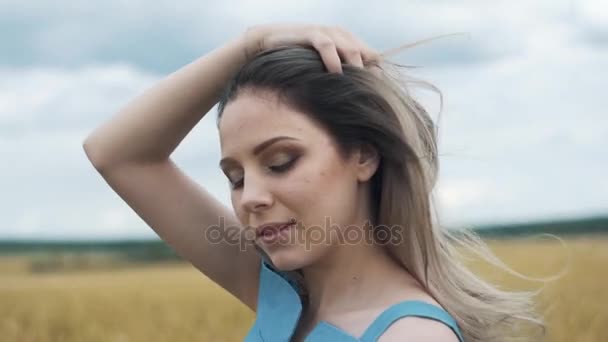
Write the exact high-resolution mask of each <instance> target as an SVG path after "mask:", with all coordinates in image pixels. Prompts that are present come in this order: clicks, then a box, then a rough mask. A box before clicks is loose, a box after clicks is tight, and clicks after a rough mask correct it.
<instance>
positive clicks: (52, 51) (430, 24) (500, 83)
mask: <svg viewBox="0 0 608 342" xmlns="http://www.w3.org/2000/svg"><path fill="white" fill-rule="evenodd" d="M180 4H181V6H179V7H175V6H174V4H173V3H170V2H169V1H161V2H156V3H155V4H154V6H150V5H149V4H148V3H143V2H124V1H109V2H104V3H100V4H95V5H94V6H93V5H87V4H86V3H80V4H72V3H71V2H70V3H69V4H68V2H64V3H61V2H60V3H56V2H55V3H50V2H39V3H37V4H36V5H35V6H33V5H30V4H28V3H23V2H16V1H4V2H2V3H0V9H2V11H0V12H3V13H6V14H7V15H9V16H10V17H11V18H20V20H19V22H20V23H22V24H23V23H25V22H26V21H27V20H28V18H32V17H36V18H38V19H37V21H36V22H31V24H30V26H29V28H28V31H27V32H25V31H23V32H19V31H16V32H17V33H16V37H19V39H16V40H14V41H16V42H20V43H19V44H25V45H19V46H26V45H27V46H28V49H29V50H27V51H29V53H30V54H33V55H25V56H23V58H22V57H21V56H20V57H19V60H21V59H23V60H24V61H27V60H34V61H37V62H35V63H34V64H30V65H26V64H23V65H22V66H21V67H14V66H11V65H15V64H14V63H13V62H14V61H10V60H9V59H8V58H9V57H8V56H9V55H10V54H8V53H7V54H6V55H5V56H7V57H5V59H2V58H4V57H0V155H1V156H2V158H3V162H4V163H3V168H2V171H1V177H0V189H2V193H3V194H4V196H1V197H0V208H1V209H0V211H1V212H2V222H1V223H0V238H2V237H33V238H36V237H44V238H58V237H78V238H80V237H82V238H85V237H102V238H107V237H126V236H154V233H153V232H152V231H151V230H150V228H148V227H147V226H146V225H145V223H144V222H143V221H142V220H141V219H140V218H139V217H138V216H137V215H136V214H135V213H134V212H133V211H132V210H131V209H130V208H129V207H128V206H127V205H126V204H125V203H124V202H123V201H122V200H121V199H120V198H119V197H118V196H117V195H116V194H114V193H113V191H112V190H111V189H110V188H109V187H108V186H107V184H105V182H104V181H103V179H102V178H101V177H100V176H99V175H98V174H97V173H96V171H95V170H94V169H93V168H92V166H91V165H90V164H89V162H88V160H86V157H85V155H84V152H83V151H82V147H81V144H82V141H83V140H84V138H85V137H86V135H88V134H89V133H90V132H91V131H92V130H93V129H94V128H95V127H96V126H97V125H99V124H100V123H101V122H102V121H103V120H106V119H107V118H108V117H109V115H112V114H113V113H115V112H116V111H117V110H118V109H119V108H120V107H121V106H123V105H124V104H126V103H127V102H128V101H129V100H130V99H131V98H132V97H134V96H136V95H137V94H138V93H140V92H142V91H143V90H144V89H146V88H147V87H149V86H151V85H152V84H153V83H154V82H156V81H157V80H159V79H160V78H161V77H163V75H162V74H163V73H162V72H151V71H149V70H153V68H152V69H151V68H150V67H149V65H148V64H146V63H147V62H146V61H148V60H146V59H145V58H148V56H153V57H154V56H155V58H157V59H158V60H163V61H164V60H167V59H170V58H172V57H171V56H173V55H179V54H182V55H185V56H192V57H193V58H194V57H196V56H193V55H192V51H194V50H196V51H199V52H201V53H202V52H204V51H203V50H204V48H205V47H208V46H210V45H215V44H219V43H220V41H221V40H223V39H224V38H227V37H228V36H229V35H232V34H233V33H235V32H237V31H239V30H241V29H243V28H245V27H246V26H247V25H251V24H256V23H262V22H271V21H294V20H296V19H297V21H300V22H319V23H326V24H330V23H335V24H337V25H343V26H346V27H348V28H351V29H352V31H354V32H355V33H357V34H359V35H360V36H362V37H363V38H369V39H370V41H369V43H370V45H371V46H373V47H377V48H391V47H395V46H396V45H397V44H402V43H406V42H409V41H412V40H415V39H420V38H425V37H428V36H432V35H436V34H443V33H450V32H468V33H469V34H470V38H469V39H461V38H446V39H444V40H440V41H437V42H435V43H430V44H429V45H423V46H421V47H418V48H416V49H414V50H411V51H408V52H404V53H403V54H402V55H400V56H398V58H397V60H398V61H400V62H405V64H423V65H425V66H426V67H425V68H424V69H422V70H419V71H417V72H416V75H417V76H420V77H423V78H425V79H428V80H430V81H431V82H433V83H434V84H436V85H437V86H439V88H440V89H441V90H442V92H443V93H444V96H445V105H446V106H445V108H444V114H443V117H442V122H441V137H440V153H441V178H440V183H439V185H438V194H439V200H440V205H441V211H442V215H443V217H445V218H446V219H447V221H448V222H451V223H453V224H461V223H468V222H486V221H512V220H518V219H534V218H543V217H548V216H560V215H564V216H566V215H584V214H587V213H599V212H606V211H607V210H608V183H607V182H606V176H605V174H606V170H608V155H607V154H606V153H605V151H604V149H605V147H606V146H608V120H606V110H605V108H606V107H607V105H608V103H607V102H606V98H605V96H604V95H603V93H602V92H603V89H605V88H606V87H607V85H608V84H607V81H606V79H605V77H602V76H603V74H602V72H603V71H604V70H608V49H605V47H602V46H599V45H597V46H596V45H594V43H593V42H592V43H590V42H589V41H586V40H581V39H580V37H581V35H585V34H588V33H587V32H588V30H592V31H593V32H594V34H600V36H601V34H605V32H606V26H605V23H606V22H607V21H606V20H604V19H605V13H606V11H605V9H606V7H605V4H604V2H602V1H582V2H570V1H554V0H546V1H534V2H517V3H514V2H512V1H496V2H492V3H489V2H484V1H468V2H461V3H459V4H455V3H454V2H446V1H435V2H429V1H410V2H407V3H404V2H402V1H386V2H384V3H383V6H370V5H369V3H368V2H365V3H363V2H353V1H349V2H346V1H345V2H322V3H321V2H318V1H308V2H306V1H303V2H302V1H300V2H297V3H293V2H290V3H280V4H279V3H277V4H272V5H267V4H266V3H256V6H254V7H251V6H252V5H247V4H248V3H247V4H245V5H244V3H242V2H234V1H233V2H223V3H221V4H219V5H218V6H217V7H214V10H213V11H209V4H208V3H204V2H182V3H180ZM243 6H249V7H243ZM271 7H272V8H271ZM346 10H348V11H346ZM0 16H1V15H0ZM161 23H162V24H163V26H162V27H161V26H160V25H159V24H161ZM220 29H221V30H223V31H221V30H220ZM0 32H3V33H0V38H2V39H3V41H9V39H8V38H11V37H8V36H6V35H7V34H6V33H4V32H8V31H7V30H2V31H0ZM212 32H213V33H212ZM598 32H599V33H598ZM5 36H6V37H5ZM11 41H12V40H11ZM167 44H169V45H167ZM171 44H173V45H171ZM120 49H123V50H120ZM13 50H18V49H13ZM142 56H143V57H142ZM142 58H143V59H142ZM3 61H4V62H5V63H7V64H6V65H2V63H3ZM142 61H143V62H142ZM408 61H411V62H412V63H408ZM136 62H137V63H140V64H135V63H136ZM144 62H145V63H144ZM184 62H187V61H184ZM23 63H25V62H23ZM152 64H153V63H152ZM17 65H21V64H19V63H17ZM420 96H421V97H422V98H423V102H424V103H425V104H426V105H427V106H428V107H429V108H436V107H437V106H436V100H437V98H436V97H435V96H432V95H431V96H429V95H428V94H426V95H425V94H420ZM209 116H211V117H207V118H205V119H203V120H202V121H201V123H200V124H199V125H197V127H195V129H194V130H193V131H192V132H191V133H190V134H189V135H188V136H187V138H186V139H185V141H184V142H183V143H182V144H181V145H180V146H179V148H178V149H177V151H176V153H175V154H174V159H175V160H176V162H177V163H178V165H180V167H182V168H183V169H184V170H185V171H186V172H187V173H188V174H189V175H191V176H192V177H193V178H194V179H195V180H196V181H198V182H199V183H200V184H202V185H204V186H205V187H206V188H207V189H208V190H209V191H210V192H211V193H213V194H214V195H216V197H218V198H219V199H220V200H221V201H222V202H223V203H224V204H225V205H227V206H230V202H229V191H228V186H227V184H226V180H225V178H224V176H223V175H222V174H221V172H220V171H219V169H218V168H217V166H216V164H217V162H218V160H219V142H218V137H217V131H216V128H215V112H214V111H212V112H210V113H209ZM4 165H9V167H6V166H4Z"/></svg>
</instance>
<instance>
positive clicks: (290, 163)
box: [230, 157, 298, 190]
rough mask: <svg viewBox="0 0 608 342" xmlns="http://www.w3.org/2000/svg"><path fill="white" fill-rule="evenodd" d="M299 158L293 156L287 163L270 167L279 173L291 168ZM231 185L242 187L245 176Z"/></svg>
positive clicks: (233, 187)
mask: <svg viewBox="0 0 608 342" xmlns="http://www.w3.org/2000/svg"><path fill="white" fill-rule="evenodd" d="M297 159H298V158H297V157H296V158H293V159H292V160H290V161H288V162H287V163H284V164H280V165H272V166H269V167H268V168H269V169H270V170H272V171H273V172H277V173H283V172H285V171H287V170H289V169H290V168H291V167H292V166H293V164H294V163H295V162H296V160H297ZM230 186H231V187H232V189H233V190H234V189H238V188H240V187H242V186H243V178H241V179H240V180H238V181H236V182H230Z"/></svg>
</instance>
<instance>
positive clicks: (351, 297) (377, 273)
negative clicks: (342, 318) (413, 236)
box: [302, 242, 413, 319]
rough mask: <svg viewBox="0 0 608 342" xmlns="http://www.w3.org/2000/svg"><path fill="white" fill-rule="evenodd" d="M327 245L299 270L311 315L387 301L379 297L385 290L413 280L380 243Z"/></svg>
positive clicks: (338, 312)
mask: <svg viewBox="0 0 608 342" xmlns="http://www.w3.org/2000/svg"><path fill="white" fill-rule="evenodd" d="M331 248H332V250H331V251H330V252H329V254H328V255H325V256H323V259H322V260H321V261H319V262H317V263H315V264H313V265H310V266H307V267H305V268H303V269H302V273H303V275H304V282H305V285H306V288H307V292H308V298H307V299H308V302H307V303H306V304H307V305H306V307H307V312H308V313H309V315H311V316H315V317H321V318H319V319H324V318H323V317H328V316H333V315H336V314H340V313H346V312H352V311H355V310H357V309H359V308H370V307H373V306H374V304H378V303H379V302H380V303H381V302H382V301H383V299H385V300H387V301H388V300H390V299H387V296H384V298H383V294H386V293H385V290H387V289H391V288H397V286H402V284H404V282H405V283H412V281H413V278H412V277H411V276H409V274H408V273H407V272H406V270H405V269H404V268H403V267H401V265H399V264H398V263H397V262H396V261H395V260H393V259H392V258H391V257H390V256H389V255H388V253H387V252H386V249H385V248H384V247H383V246H382V245H380V244H373V243H369V242H360V243H358V244H339V245H335V246H332V247H331ZM401 288H402V287H401ZM402 289H403V288H402ZM378 305H382V304H378Z"/></svg>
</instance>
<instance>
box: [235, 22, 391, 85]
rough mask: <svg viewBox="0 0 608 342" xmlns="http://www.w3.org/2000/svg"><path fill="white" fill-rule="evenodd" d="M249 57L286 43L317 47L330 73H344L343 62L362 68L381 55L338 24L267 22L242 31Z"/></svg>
mask: <svg viewBox="0 0 608 342" xmlns="http://www.w3.org/2000/svg"><path fill="white" fill-rule="evenodd" d="M242 38H243V40H244V43H245V56H246V58H247V60H249V59H250V58H252V57H253V56H255V55H256V54H257V53H259V52H262V51H264V50H267V49H271V48H274V47H278V46H283V45H292V44H296V45H304V46H312V47H314V48H315V49H316V50H317V51H318V52H319V54H320V55H321V59H322V60H323V63H324V64H325V66H326V67H327V70H328V71H329V72H336V73H342V63H347V64H351V65H354V66H357V67H360V68H363V67H365V66H367V65H369V64H370V63H372V64H375V63H377V62H379V61H380V60H381V55H380V54H379V53H377V52H376V51H375V50H373V49H371V48H370V47H368V46H367V44H365V43H364V42H363V41H361V40H360V39H358V38H357V37H355V36H354V35H353V34H352V33H350V32H349V31H347V30H345V29H343V28H341V27H338V26H323V25H304V24H265V25H256V26H252V27H249V28H248V29H247V30H246V31H245V33H244V34H243V37H242Z"/></svg>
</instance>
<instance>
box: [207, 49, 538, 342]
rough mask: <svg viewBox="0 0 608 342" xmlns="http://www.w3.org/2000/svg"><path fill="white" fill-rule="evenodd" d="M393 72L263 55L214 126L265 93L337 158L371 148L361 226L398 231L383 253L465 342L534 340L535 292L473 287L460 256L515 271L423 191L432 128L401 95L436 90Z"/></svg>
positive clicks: (312, 55) (433, 146)
mask: <svg viewBox="0 0 608 342" xmlns="http://www.w3.org/2000/svg"><path fill="white" fill-rule="evenodd" d="M394 66H399V65H398V64H395V63H391V62H388V61H387V60H386V59H384V58H383V59H381V60H379V61H373V62H366V68H365V69H362V68H357V67H354V66H351V65H345V64H343V66H342V68H343V74H334V73H329V72H327V70H326V68H325V66H324V63H323V61H322V60H321V58H320V56H319V54H318V52H317V51H316V50H314V49H313V48H307V47H302V46H284V47H278V48H274V49H269V50H266V51H263V52H261V53H259V54H258V55H257V56H256V57H255V58H253V59H252V60H251V61H249V62H248V63H246V64H245V65H243V66H242V68H241V69H240V70H239V71H238V73H237V74H236V75H235V76H234V77H233V78H232V80H231V81H230V82H229V84H228V85H227V87H226V88H225V90H224V92H223V94H222V95H221V98H220V100H219V103H218V117H217V124H218V127H219V122H220V119H221V116H222V113H223V111H224V108H225V107H226V105H227V104H228V103H229V102H230V101H232V100H234V99H236V97H237V96H238V95H239V94H240V93H242V92H254V93H255V92H260V93H259V94H262V93H270V94H274V95H276V96H277V99H278V100H279V101H281V103H283V104H286V105H287V106H289V107H290V108H293V109H295V110H298V111H300V112H302V113H304V114H305V115H307V116H309V118H310V119H312V120H313V121H315V122H317V123H319V124H320V125H321V126H322V127H323V128H324V129H326V130H327V132H329V134H330V135H331V137H332V138H333V139H334V141H335V143H336V146H338V150H339V153H340V155H341V156H343V157H346V156H348V155H349V153H350V152H351V151H352V150H353V148H356V147H358V146H363V144H365V145H367V146H369V145H371V146H373V147H374V148H375V149H376V150H377V151H378V153H379V155H380V157H381V159H380V164H379V167H378V169H377V171H376V173H375V174H374V176H373V177H372V178H371V180H370V185H371V192H370V196H371V197H372V198H371V199H370V203H372V208H370V212H371V218H370V220H371V221H372V222H373V223H374V227H376V226H378V225H382V226H384V227H398V228H399V229H401V231H400V232H399V233H400V236H401V237H402V239H401V241H400V242H399V243H398V244H395V243H388V244H385V246H386V248H387V251H388V252H389V255H390V256H391V257H393V258H394V259H395V260H397V261H398V262H399V263H400V264H401V265H402V266H403V267H404V268H405V269H406V270H408V271H409V273H411V274H412V275H413V276H414V277H415V278H416V279H417V280H418V281H419V282H420V283H421V284H422V285H423V286H424V287H425V289H426V290H427V291H428V292H429V293H430V294H431V295H432V296H433V297H434V298H435V299H436V300H437V301H438V302H439V303H440V304H441V305H442V306H443V307H444V308H445V309H446V311H448V312H449V313H450V314H451V315H452V316H453V317H454V319H455V320H456V321H457V323H458V325H459V327H460V329H461V330H462V333H463V336H464V339H465V341H467V342H477V341H480V342H481V341H484V342H486V341H510V340H516V339H517V340H526V339H532V340H535V341H537V340H538V336H536V337H531V336H530V334H531V330H530V329H526V330H523V329H522V328H539V329H538V330H537V331H538V332H539V333H540V334H541V335H542V334H544V333H545V327H544V324H543V322H542V319H541V318H540V317H539V316H538V315H537V313H536V312H535V308H534V298H535V296H536V295H537V294H538V292H539V291H534V292H509V291H504V290H501V289H499V288H498V286H495V285H492V284H490V283H489V282H487V281H484V280H482V279H481V278H480V277H478V276H477V275H476V274H474V273H473V272H472V271H471V270H469V269H468V268H467V267H466V266H465V264H464V262H463V255H461V254H460V250H459V249H465V250H468V251H473V252H474V253H475V254H477V255H478V256H481V257H482V258H483V259H484V260H486V261H488V262H490V263H491V264H492V265H495V266H497V267H499V268H501V269H502V270H505V271H507V272H509V273H511V274H516V275H519V274H518V273H516V272H515V271H513V270H511V269H510V268H509V267H508V266H506V265H505V264H504V263H502V262H501V261H500V260H499V259H498V258H497V257H496V256H495V255H494V254H493V253H492V252H491V251H490V249H489V248H488V247H487V246H486V245H485V243H484V242H483V241H482V240H481V239H480V238H479V236H478V235H477V234H475V233H474V232H473V231H470V230H461V231H458V232H452V231H450V230H447V229H442V228H441V226H440V225H439V224H438V223H437V222H438V220H437V217H436V216H437V215H436V213H435V211H434V209H433V194H432V190H433V188H434V185H435V183H436V180H437V175H438V168H439V164H438V153H437V125H436V124H435V123H434V122H433V120H432V119H431V117H430V116H429V114H428V113H427V112H426V111H425V109H424V108H423V107H422V106H421V105H420V104H419V103H418V102H417V101H415V100H414V98H413V97H412V96H411V94H410V89H409V88H410V87H411V86H412V85H423V86H427V87H431V88H433V89H435V88H434V87H432V86H431V85H430V84H429V83H426V82H423V81H420V80H417V79H414V78H411V77H403V76H405V75H400V74H399V73H397V72H396V70H397V69H396V68H394ZM372 67H374V68H377V69H375V70H376V72H372ZM435 90H436V89H435ZM436 91H437V92H438V93H439V95H441V93H440V92H439V91H438V90H436ZM380 235H381V234H376V236H375V237H376V238H377V239H380ZM383 240H385V239H383ZM385 241H386V240H385ZM522 277H523V276H522ZM520 335H521V336H520ZM517 337H521V338H517Z"/></svg>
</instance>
